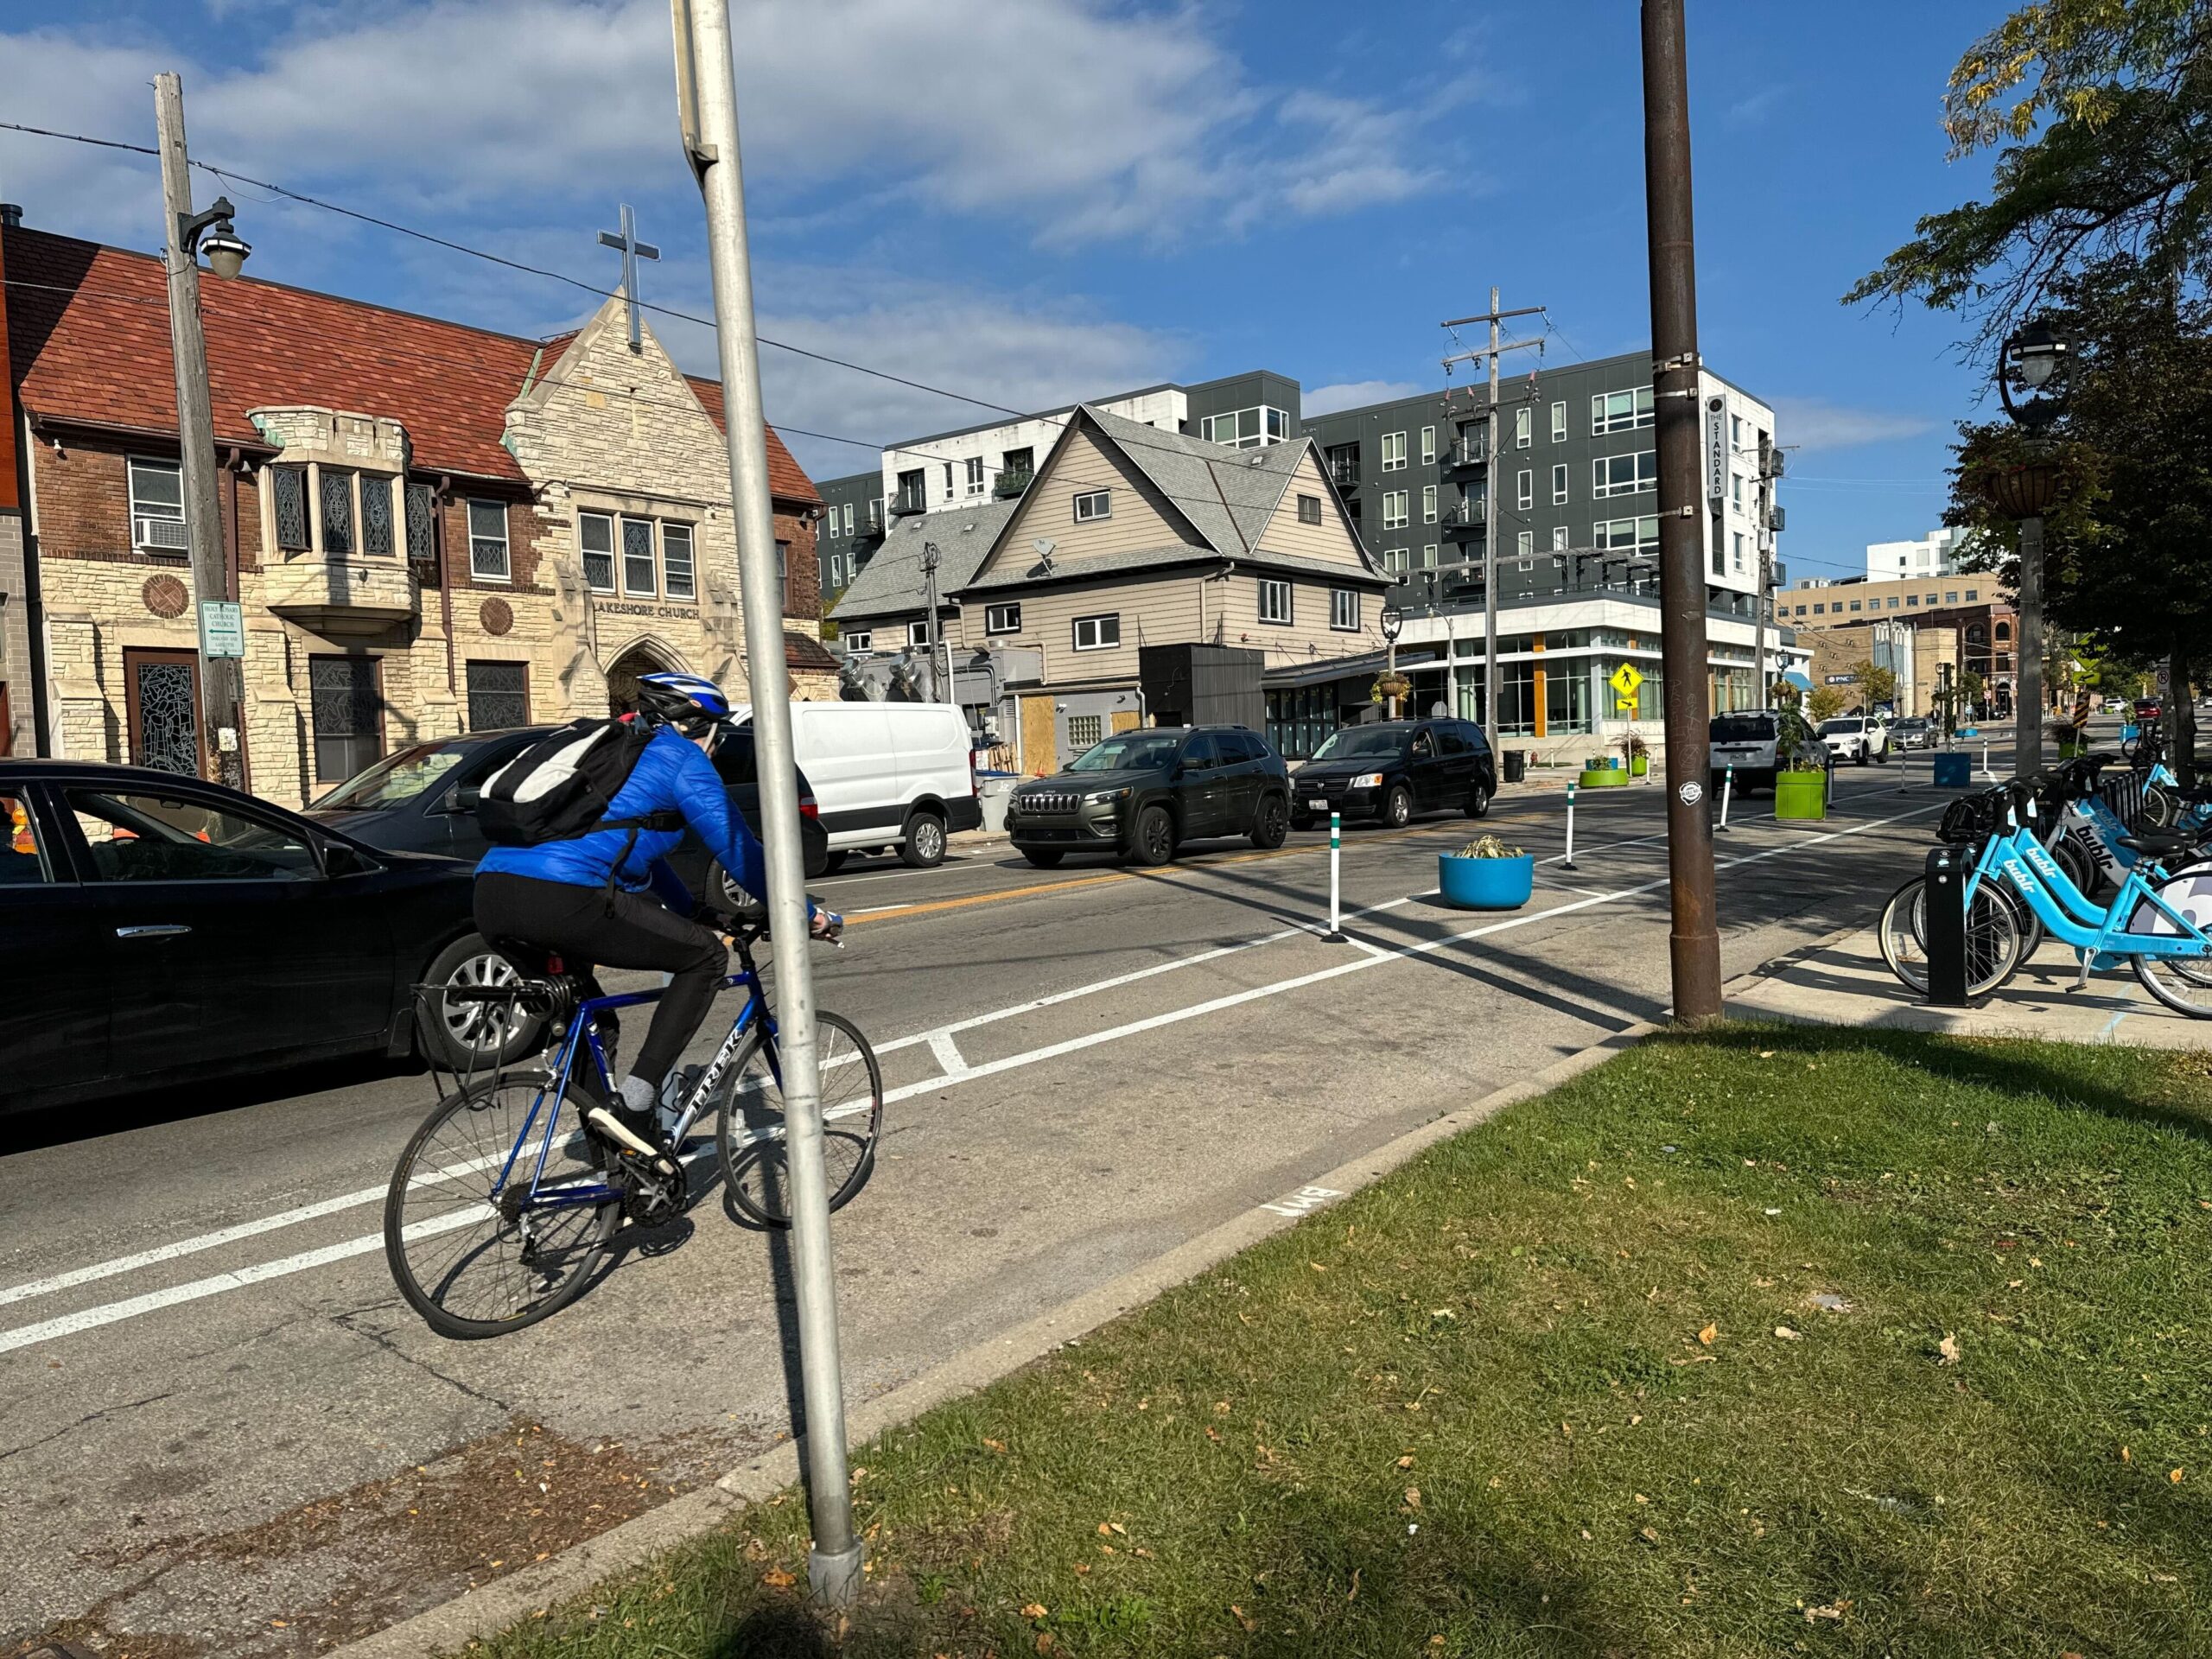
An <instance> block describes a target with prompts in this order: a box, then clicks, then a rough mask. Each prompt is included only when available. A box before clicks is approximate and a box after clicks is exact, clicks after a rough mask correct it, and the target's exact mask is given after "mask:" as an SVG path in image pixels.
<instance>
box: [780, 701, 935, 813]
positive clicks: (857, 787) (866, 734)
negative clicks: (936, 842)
mask: <svg viewBox="0 0 2212 1659" xmlns="http://www.w3.org/2000/svg"><path fill="white" fill-rule="evenodd" d="M893 706H894V705H889V704H883V703H874V702H795V703H793V704H792V705H791V737H792V741H793V743H794V745H795V747H797V749H798V764H799V769H800V770H801V771H802V772H805V773H806V777H807V781H808V782H809V783H810V784H812V785H814V799H815V804H817V806H818V807H819V808H820V809H821V812H822V828H823V830H825V831H826V832H827V833H828V835H829V845H830V846H831V847H832V848H833V849H836V848H849V847H881V846H886V845H888V844H889V843H890V842H893V841H895V840H896V839H897V838H898V836H899V828H900V826H901V825H902V824H903V823H904V822H905V820H906V812H905V809H904V807H903V806H902V805H901V804H900V801H899V763H898V759H897V755H896V752H895V749H896V746H895V745H894V744H893V741H892V732H891V721H890V719H889V717H888V715H887V710H888V709H890V708H891V707H893Z"/></svg>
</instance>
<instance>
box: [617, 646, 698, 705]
mask: <svg viewBox="0 0 2212 1659" xmlns="http://www.w3.org/2000/svg"><path fill="white" fill-rule="evenodd" d="M685 672H688V670H686V669H685V668H684V665H683V664H682V663H681V662H680V661H678V660H677V658H676V656H675V654H674V653H673V652H669V651H665V650H664V649H663V648H662V647H660V646H659V645H656V644H654V643H653V642H652V640H650V639H640V640H639V641H638V642H637V644H635V645H632V646H630V647H628V648H627V649H626V650H625V651H624V652H623V653H622V654H621V655H620V657H617V658H615V659H614V661H613V663H612V664H610V665H609V666H608V668H607V709H608V711H609V712H610V713H613V714H616V715H628V714H634V713H636V712H637V708H638V682H639V679H641V678H642V677H645V675H647V674H681V673H685Z"/></svg>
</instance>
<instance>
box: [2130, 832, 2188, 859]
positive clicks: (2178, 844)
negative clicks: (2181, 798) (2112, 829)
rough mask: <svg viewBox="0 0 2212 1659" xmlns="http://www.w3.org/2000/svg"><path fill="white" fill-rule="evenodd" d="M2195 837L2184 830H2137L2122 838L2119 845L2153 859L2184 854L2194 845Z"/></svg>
mask: <svg viewBox="0 0 2212 1659" xmlns="http://www.w3.org/2000/svg"><path fill="white" fill-rule="evenodd" d="M2196 839H2197V838H2196V836H2193V835H2191V834H2190V832H2189V831H2187V830H2185V829H2138V830H2137V831H2136V832H2135V833H2134V834H2133V835H2132V836H2121V837H2120V845H2121V846H2123V847H2126V848H2130V849H2133V850H2134V851H2136V852H2139V853H2147V854H2149V855H2151V856H2152V857H2153V858H2158V857H2163V856H2164V855H2166V854H2168V853H2185V852H2188V851H2190V849H2193V848H2194V847H2195V846H2196Z"/></svg>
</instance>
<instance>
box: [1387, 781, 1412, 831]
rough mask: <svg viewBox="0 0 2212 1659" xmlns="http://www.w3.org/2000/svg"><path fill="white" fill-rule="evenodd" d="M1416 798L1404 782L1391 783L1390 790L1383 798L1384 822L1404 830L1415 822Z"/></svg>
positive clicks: (1393, 827)
mask: <svg viewBox="0 0 2212 1659" xmlns="http://www.w3.org/2000/svg"><path fill="white" fill-rule="evenodd" d="M1413 816H1414V798H1413V797H1412V795H1410V794H1409V793H1408V792H1407V790H1406V786H1405V785H1403V784H1393V785H1390V792H1389V795H1387V796H1385V797H1384V798H1383V823H1387V824H1389V826H1390V827H1391V828H1392V829H1404V828H1405V827H1406V825H1407V824H1408V823H1411V822H1413Z"/></svg>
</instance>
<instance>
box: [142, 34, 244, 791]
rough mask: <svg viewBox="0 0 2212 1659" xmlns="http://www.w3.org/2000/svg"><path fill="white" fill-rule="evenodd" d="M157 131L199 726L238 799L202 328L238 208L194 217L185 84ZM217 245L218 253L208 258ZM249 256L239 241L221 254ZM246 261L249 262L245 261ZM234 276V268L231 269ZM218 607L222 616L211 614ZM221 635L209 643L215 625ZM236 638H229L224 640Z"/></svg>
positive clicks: (163, 107)
mask: <svg viewBox="0 0 2212 1659" xmlns="http://www.w3.org/2000/svg"><path fill="white" fill-rule="evenodd" d="M154 124H155V127H156V130H157V131H158V132H159V134H160V144H161V152H162V209H163V212H162V219H163V231H164V234H163V236H162V249H163V252H162V262H163V264H166V265H167V267H168V284H169V347H170V353H171V355H172V356H173V357H174V358H175V361H176V437H177V447H178V451H179V455H180V459H181V462H182V475H183V483H184V531H185V538H186V540H187V542H188V543H189V544H190V548H191V556H192V587H193V597H194V601H197V602H196V604H195V606H194V615H195V616H196V617H197V618H198V619H199V621H200V728H201V730H202V732H203V733H204V734H205V736H204V750H203V753H204V754H205V756H206V759H207V763H208V765H209V766H210V769H211V770H210V775H211V776H212V777H213V778H214V779H215V780H216V781H217V782H218V783H224V784H228V785H230V786H231V787H232V788H233V789H243V788H245V738H244V737H243V736H242V735H240V733H241V729H242V728H243V726H244V720H243V718H242V715H243V710H244V708H245V674H244V672H243V664H242V661H241V658H240V657H239V656H238V655H237V654H235V653H233V652H230V651H221V652H211V651H210V650H209V646H210V645H215V644H226V645H236V646H237V648H238V652H243V651H244V649H245V645H244V639H243V630H242V629H238V630H235V631H233V630H232V628H231V627H229V626H226V625H227V624H234V623H235V622H236V620H237V609H236V607H235V605H234V604H233V603H232V602H231V583H230V561H229V556H228V555H227V553H226V550H225V548H224V545H223V513H222V505H221V502H220V499H219V497H218V495H217V493H216V489H215V417H214V412H213V409H212V408H211V407H210V404H209V401H208V395H207V336H206V334H203V333H201V331H200V256H199V246H200V237H201V234H202V232H205V231H207V230H208V229H209V228H211V227H213V228H215V229H217V230H219V231H220V232H225V233H226V235H227V232H228V231H229V225H230V214H231V204H230V203H229V202H227V201H223V200H218V201H217V202H216V204H215V206H214V207H213V209H211V210H210V211H209V212H208V213H205V214H200V215H195V214H194V213H193V211H192V163H191V160H190V158H189V156H188V155H187V153H186V150H185V146H184V83H183V82H182V81H181V79H178V78H177V76H176V75H175V74H174V73H162V74H158V75H156V76H155V77H154ZM219 245H220V247H221V248H222V249H223V250H224V251H226V252H227V251H231V250H232V249H237V250H243V249H244V248H245V244H244V243H242V242H239V241H238V238H236V237H235V236H228V238H227V240H225V241H223V242H221V243H220V244H219ZM214 246H215V245H214V244H211V252H213V251H214ZM238 257H241V258H242V257H244V255H243V252H240V253H239V254H238ZM231 269H232V271H233V272H235V271H236V270H237V267H236V265H235V264H233V265H232V267H231ZM211 606H213V607H217V608H215V609H214V610H213V611H211V610H210V609H209V607H211ZM211 622H213V624H214V625H215V627H214V630H213V632H214V634H215V639H210V637H209V636H210V627H209V624H210V623H211ZM226 634H227V635H228V636H229V637H228V638H227V639H226V638H225V636H226Z"/></svg>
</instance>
